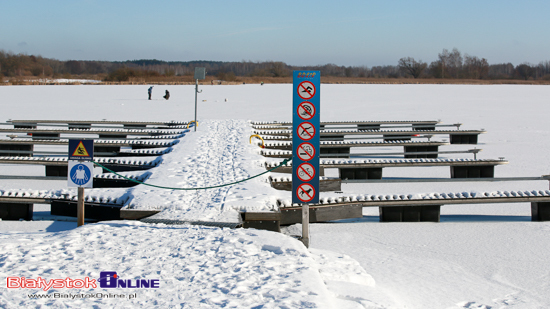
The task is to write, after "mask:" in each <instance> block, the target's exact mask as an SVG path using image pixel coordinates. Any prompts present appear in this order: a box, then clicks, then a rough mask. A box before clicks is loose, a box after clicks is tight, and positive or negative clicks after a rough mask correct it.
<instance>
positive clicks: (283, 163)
mask: <svg viewBox="0 0 550 309" xmlns="http://www.w3.org/2000/svg"><path fill="white" fill-rule="evenodd" d="M290 160H291V159H284V160H283V162H281V164H279V165H277V166H275V167H274V168H272V169H270V170H268V171H265V172H263V173H260V174H258V175H255V176H252V177H249V178H246V179H243V180H239V181H235V182H232V183H227V184H223V185H217V186H212V187H203V188H172V187H163V186H157V185H152V184H148V183H144V182H142V181H139V180H135V179H130V178H128V177H126V176H124V175H120V174H119V173H117V172H115V171H113V170H110V169H109V168H107V167H105V166H103V165H101V164H100V163H98V162H96V161H93V162H94V164H95V165H97V166H99V167H101V168H103V169H105V170H107V171H109V172H111V173H113V174H115V175H117V176H120V177H122V178H124V179H126V180H129V181H133V182H136V183H139V184H142V185H146V186H150V187H155V188H161V189H169V190H206V189H214V188H221V187H226V186H231V185H235V184H238V183H241V182H245V181H248V180H250V179H253V178H256V177H259V176H262V175H263V174H267V173H269V172H271V171H273V170H275V169H278V168H279V167H281V166H283V165H285V164H286V163H288V161H290Z"/></svg>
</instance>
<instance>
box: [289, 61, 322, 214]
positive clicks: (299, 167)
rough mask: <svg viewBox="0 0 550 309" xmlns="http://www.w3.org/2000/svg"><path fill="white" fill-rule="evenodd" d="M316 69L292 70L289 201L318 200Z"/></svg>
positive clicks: (318, 82) (318, 133) (318, 75)
mask: <svg viewBox="0 0 550 309" xmlns="http://www.w3.org/2000/svg"><path fill="white" fill-rule="evenodd" d="M320 88H321V73H320V72H319V71H294V78H293V107H292V111H293V117H292V131H293V134H292V202H293V203H298V204H314V203H319V152H320V149H319V140H320V138H319V135H320V132H319V131H320V123H321V120H320V119H321V118H320V115H319V114H320V110H321V106H320V103H321V100H320V96H321V95H320V90H321V89H320Z"/></svg>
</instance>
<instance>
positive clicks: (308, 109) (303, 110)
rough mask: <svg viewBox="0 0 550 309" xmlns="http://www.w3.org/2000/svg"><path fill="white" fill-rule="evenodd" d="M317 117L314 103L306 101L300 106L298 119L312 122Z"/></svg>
mask: <svg viewBox="0 0 550 309" xmlns="http://www.w3.org/2000/svg"><path fill="white" fill-rule="evenodd" d="M313 116H315V105H313V103H311V102H308V101H304V102H302V103H300V104H299V105H298V117H300V118H301V119H302V120H310V119H311V118H313Z"/></svg>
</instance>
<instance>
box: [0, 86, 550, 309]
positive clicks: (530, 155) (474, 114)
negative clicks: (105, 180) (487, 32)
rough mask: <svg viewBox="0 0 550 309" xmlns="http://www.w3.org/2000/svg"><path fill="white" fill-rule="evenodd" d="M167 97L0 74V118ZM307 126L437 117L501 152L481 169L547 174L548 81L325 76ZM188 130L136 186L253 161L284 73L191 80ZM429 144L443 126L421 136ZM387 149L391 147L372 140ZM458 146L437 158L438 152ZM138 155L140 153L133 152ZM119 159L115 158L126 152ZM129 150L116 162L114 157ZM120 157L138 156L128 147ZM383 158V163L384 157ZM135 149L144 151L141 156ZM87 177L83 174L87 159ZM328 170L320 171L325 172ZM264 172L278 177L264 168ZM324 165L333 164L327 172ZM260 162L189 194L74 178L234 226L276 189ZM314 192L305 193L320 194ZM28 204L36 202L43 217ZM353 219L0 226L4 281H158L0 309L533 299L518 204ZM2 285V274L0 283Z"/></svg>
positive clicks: (546, 252)
mask: <svg viewBox="0 0 550 309" xmlns="http://www.w3.org/2000/svg"><path fill="white" fill-rule="evenodd" d="M163 87H165V88H166V89H168V90H169V91H170V94H171V98H170V101H164V100H160V98H156V99H158V100H152V101H148V100H147V93H146V90H147V88H148V87H147V86H103V85H85V86H84V85H82V86H9V87H0V98H1V102H0V105H1V106H2V121H3V122H5V121H6V120H8V119H75V120H88V119H93V120H102V119H107V120H132V121H170V120H176V121H189V120H192V119H193V117H194V110H193V108H194V86H193V85H191V86H163ZM321 87H322V92H321V93H322V96H321V106H322V109H321V121H329V120H330V121H332V120H334V121H345V120H438V119H440V120H441V121H442V122H444V123H446V124H452V123H463V126H462V127H461V129H464V130H469V129H471V130H478V129H484V130H486V131H487V133H486V134H483V135H480V137H479V139H480V144H478V145H448V146H442V148H441V150H464V149H468V148H473V147H477V148H482V149H483V151H482V152H480V153H479V154H478V158H480V159H498V158H499V157H505V159H506V160H508V161H509V164H507V165H503V166H497V167H495V176H496V177H514V176H528V177H536V176H541V175H547V174H549V171H550V162H549V160H548V154H549V151H550V142H549V141H550V129H549V126H548V121H547V118H548V114H549V112H550V105H549V104H548V98H549V97H550V87H549V86H520V85H491V86H480V85H325V84H323V85H322V86H321ZM200 88H201V89H202V90H203V93H201V94H199V107H198V108H199V109H198V115H199V127H198V130H197V132H194V131H193V130H191V132H188V133H186V135H185V136H183V137H181V138H180V139H179V141H180V142H179V143H178V144H177V145H175V146H173V150H172V151H171V152H170V153H167V154H165V155H163V156H162V158H161V159H160V160H161V164H160V165H159V166H158V167H156V168H153V169H151V170H150V172H151V175H150V177H149V178H148V179H147V181H146V182H147V183H151V184H156V185H161V186H170V187H180V188H186V187H197V186H200V187H203V186H215V185H219V184H223V183H228V182H235V181H238V180H241V179H244V178H247V177H250V176H253V175H256V174H259V173H261V172H264V171H265V167H264V163H265V162H266V161H270V162H271V161H277V160H275V159H266V158H265V157H263V156H261V155H260V148H258V147H257V146H256V145H255V144H249V141H248V139H249V137H250V135H251V134H252V133H251V132H252V130H251V128H250V127H249V126H248V124H247V123H248V121H249V120H254V121H275V120H276V121H289V120H290V119H291V118H292V110H291V109H292V108H291V106H292V102H291V92H292V89H291V88H292V86H291V85H264V86H262V87H260V86H259V85H235V86H217V85H216V86H210V85H207V86H200ZM433 139H434V140H443V139H444V137H437V138H436V137H434V138H433ZM381 150H383V151H391V150H392V149H391V148H390V147H387V149H381ZM468 156H471V155H470V154H467V155H465V154H462V155H460V154H453V155H446V156H445V158H448V159H460V158H470V159H471V157H468ZM147 158H150V159H154V157H147ZM130 159H131V158H130ZM130 159H129V160H130ZM134 159H137V157H136V158H134ZM394 159H398V158H394ZM139 160H145V159H143V157H140V158H139ZM0 171H1V173H2V174H3V175H40V176H42V175H43V173H44V170H43V167H41V166H31V165H17V166H16V165H0ZM96 172H97V171H96ZM331 173H333V174H331ZM448 173H449V171H448V168H443V167H414V168H385V169H384V176H385V177H429V178H436V177H442V178H448V177H449V175H448ZM272 175H273V176H276V177H285V176H288V175H285V174H279V173H272ZM326 176H329V177H332V176H336V175H335V174H334V171H331V170H329V171H328V172H327V174H326ZM267 177H268V175H264V176H261V177H258V178H256V179H254V180H252V181H248V182H243V183H239V184H236V185H232V186H229V187H223V188H216V189H212V190H200V191H176V190H173V191H170V190H162V189H158V188H152V187H146V186H142V185H140V186H136V187H133V188H113V189H90V190H86V192H87V193H90V194H96V195H101V196H103V197H121V196H126V197H129V202H128V203H129V205H128V207H136V208H143V209H157V210H160V211H161V212H160V213H159V214H157V215H156V216H155V217H156V218H164V219H177V220H184V221H218V222H235V220H237V219H238V217H237V216H238V212H239V211H241V210H247V211H268V210H270V209H272V208H273V207H276V204H275V202H276V200H277V199H279V198H281V199H290V193H289V192H286V191H277V190H274V189H272V188H271V187H270V186H269V183H268V181H267ZM0 189H1V190H12V189H17V190H34V191H42V190H69V191H70V190H73V191H76V189H68V188H67V187H66V181H47V182H45V181H29V180H0ZM342 189H343V192H344V193H343V194H342V196H356V197H360V196H365V195H380V196H386V195H388V196H400V195H409V194H412V195H415V196H416V195H418V196H420V194H428V196H431V197H434V198H436V197H437V196H436V193H437V194H439V193H445V194H449V193H450V192H453V193H454V194H462V193H463V192H466V193H468V195H469V196H471V195H473V194H477V193H479V192H498V191H501V192H503V193H504V192H513V191H514V192H515V191H532V190H536V191H545V190H548V189H549V187H548V181H523V182H494V183H493V182H490V183H485V182H483V183H481V182H476V183H467V182H463V183H462V182H461V183H428V184H422V183H399V184H368V185H367V184H344V185H343V187H342ZM335 195H336V194H334V193H323V194H322V195H321V197H322V198H325V197H328V196H335ZM42 207H43V206H37V207H36V210H35V212H36V213H39V212H47V209H43V208H42ZM363 214H364V216H363V218H360V219H354V220H343V221H341V222H333V223H324V224H312V226H311V227H310V229H311V236H310V237H311V240H310V246H311V247H310V249H306V248H304V247H303V246H302V245H301V243H300V242H299V241H297V240H296V239H295V238H293V237H290V236H288V235H299V234H300V225H299V224H298V225H294V226H290V227H287V228H285V233H284V234H279V233H273V232H268V231H260V230H244V229H227V228H214V227H200V226H192V225H178V226H172V225H163V224H145V223H141V222H132V221H110V222H102V223H94V224H86V225H85V226H83V227H80V228H76V223H75V222H60V221H32V222H25V221H22V222H18V221H2V222H0V231H1V232H0V243H1V248H2V249H0V261H1V262H0V265H1V267H0V271H1V272H2V280H4V281H3V282H6V278H7V277H25V278H29V279H33V278H37V277H42V278H45V279H55V278H66V277H71V278H83V277H87V276H89V277H90V278H93V279H98V278H99V273H100V272H102V271H116V272H117V274H118V275H119V276H120V277H121V278H122V279H134V280H136V279H159V282H160V287H159V288H158V289H126V290H124V289H116V293H123V294H133V293H135V295H136V298H135V299H112V298H75V299H67V298H64V299H48V298H41V299H31V298H29V297H28V294H33V293H37V294H45V295H49V294H51V293H54V292H59V293H66V294H69V293H71V294H78V293H83V294H90V293H98V292H103V293H106V292H111V291H109V290H108V289H100V288H98V289H93V290H92V289H58V290H56V291H48V292H44V291H39V290H38V289H8V288H3V289H2V291H1V292H0V293H1V294H0V307H5V308H26V307H33V308H41V307H43V308H46V307H48V308H50V307H52V308H93V307H97V308H140V307H141V308H170V307H172V308H180V307H181V308H218V307H224V308H422V309H424V308H434V309H435V308H452V309H458V308H548V307H550V297H548V295H550V263H549V262H548V261H550V249H548V248H550V238H549V237H548V235H549V233H550V223H548V222H531V221H530V205H529V204H528V203H520V204H479V205H449V206H443V207H442V209H441V222H439V223H428V222H426V223H379V222H378V210H377V209H371V208H369V209H367V208H365V209H364V211H363ZM4 287H5V286H4Z"/></svg>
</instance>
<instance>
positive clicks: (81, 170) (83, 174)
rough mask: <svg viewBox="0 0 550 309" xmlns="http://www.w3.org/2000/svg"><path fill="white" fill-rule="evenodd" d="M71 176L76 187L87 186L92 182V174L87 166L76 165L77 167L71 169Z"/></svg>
mask: <svg viewBox="0 0 550 309" xmlns="http://www.w3.org/2000/svg"><path fill="white" fill-rule="evenodd" d="M69 176H70V177H71V180H72V182H74V183H75V184H76V185H79V186H82V185H85V184H87V183H88V182H89V181H90V180H91V178H92V173H91V172H90V169H89V168H88V167H87V166H86V165H84V164H76V165H75V166H73V168H71V172H70V173H69Z"/></svg>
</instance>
